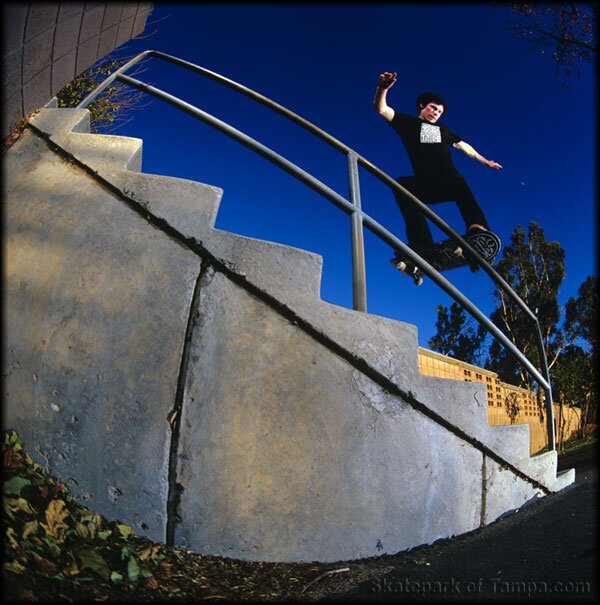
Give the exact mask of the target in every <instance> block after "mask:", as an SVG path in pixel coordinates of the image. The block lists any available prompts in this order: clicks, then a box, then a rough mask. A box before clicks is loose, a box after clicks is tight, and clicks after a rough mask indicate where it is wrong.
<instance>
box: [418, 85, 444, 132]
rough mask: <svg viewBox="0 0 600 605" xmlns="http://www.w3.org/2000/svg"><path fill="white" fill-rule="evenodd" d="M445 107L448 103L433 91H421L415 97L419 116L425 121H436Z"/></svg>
mask: <svg viewBox="0 0 600 605" xmlns="http://www.w3.org/2000/svg"><path fill="white" fill-rule="evenodd" d="M446 109H448V104H447V103H446V101H445V100H444V99H443V98H442V97H441V96H440V95H438V94H437V93H435V92H422V93H421V94H420V95H419V96H418V97H417V111H418V112H419V117H420V118H422V119H423V120H427V122H431V123H432V124H433V123H434V122H437V121H438V119H439V118H440V116H441V115H442V114H443V113H444V111H446Z"/></svg>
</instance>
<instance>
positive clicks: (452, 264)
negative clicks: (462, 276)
mask: <svg viewBox="0 0 600 605" xmlns="http://www.w3.org/2000/svg"><path fill="white" fill-rule="evenodd" d="M463 238H464V239H465V240H466V241H467V242H468V243H469V244H470V245H471V246H472V247H473V248H474V249H475V251H476V252H478V253H479V254H480V255H481V256H482V257H483V258H484V259H485V260H486V261H488V262H493V260H494V258H495V256H496V255H497V254H498V252H500V248H501V247H502V243H501V242H500V238H499V237H498V236H497V235H496V234H495V233H492V232H491V231H479V232H477V233H473V234H471V235H464V236H463ZM419 255H420V256H421V257H422V258H423V259H424V260H426V261H427V262H428V263H429V264H430V265H431V266H432V267H434V268H435V269H437V270H438V271H448V270H450V269H457V268H459V267H466V266H469V267H470V268H471V270H472V271H477V270H478V269H479V265H478V263H477V261H476V260H475V259H474V258H472V257H470V256H471V255H469V254H468V253H463V250H462V248H461V247H460V244H459V243H458V242H455V241H453V240H444V241H442V242H439V243H437V244H435V245H434V246H432V247H431V248H428V249H426V250H423V251H421V252H420V253H419ZM391 263H392V265H394V267H395V268H396V269H398V270H399V271H400V272H402V273H406V274H407V275H408V276H409V277H412V278H413V281H414V282H415V284H417V285H418V286H420V285H421V284H422V283H423V277H422V272H421V269H420V268H419V266H418V265H417V264H415V263H413V262H412V261H411V260H409V259H407V258H404V257H402V255H400V254H398V255H397V256H396V257H395V258H393V259H392V260H391Z"/></svg>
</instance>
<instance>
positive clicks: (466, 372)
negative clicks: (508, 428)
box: [419, 347, 581, 454]
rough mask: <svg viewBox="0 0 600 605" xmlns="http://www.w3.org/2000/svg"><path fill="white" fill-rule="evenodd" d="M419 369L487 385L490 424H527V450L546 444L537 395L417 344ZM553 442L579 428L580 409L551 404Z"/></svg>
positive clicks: (560, 440)
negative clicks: (554, 438) (528, 437)
mask: <svg viewBox="0 0 600 605" xmlns="http://www.w3.org/2000/svg"><path fill="white" fill-rule="evenodd" d="M419 370H420V372H421V374H424V375H426V376H435V377H437V378H449V379H451V380H463V381H466V382H480V383H483V384H485V385H486V388H487V411H488V420H489V422H490V424H492V425H509V424H528V425H529V434H530V440H531V442H530V451H531V453H532V454H534V453H536V452H539V451H540V450H541V449H543V448H544V447H546V446H547V445H548V437H547V434H546V417H545V412H544V408H543V405H542V407H540V405H539V404H538V401H537V395H536V393H534V392H533V391H530V390H528V389H523V388H520V387H517V386H515V385H512V384H508V383H506V382H502V381H501V380H500V379H499V378H498V374H496V373H495V372H491V371H490V370H485V369H484V368H480V367H478V366H475V365H472V364H469V363H465V362H464V361H460V360H458V359H454V358H452V357H449V356H448V355H442V354H441V353H436V352H435V351H430V350H429V349H425V348H423V347H419ZM554 419H555V426H556V441H557V444H558V445H560V444H561V443H562V442H564V441H567V440H568V439H570V438H571V437H573V436H574V435H575V433H576V431H577V429H578V428H579V423H580V420H581V410H579V409H578V408H572V407H563V406H561V405H560V404H559V403H556V402H555V404H554Z"/></svg>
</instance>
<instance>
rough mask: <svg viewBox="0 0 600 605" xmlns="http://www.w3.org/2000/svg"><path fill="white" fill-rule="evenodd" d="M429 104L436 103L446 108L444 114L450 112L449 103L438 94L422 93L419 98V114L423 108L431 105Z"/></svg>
mask: <svg viewBox="0 0 600 605" xmlns="http://www.w3.org/2000/svg"><path fill="white" fill-rule="evenodd" d="M429 103H436V104H437V105H443V106H444V113H446V112H447V111H448V103H446V101H445V100H444V99H443V98H442V97H441V96H440V95H438V94H437V93H436V92H422V93H421V94H420V95H419V96H418V97H417V112H420V111H421V109H423V107H426V106H427V105H429Z"/></svg>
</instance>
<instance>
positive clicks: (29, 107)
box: [2, 2, 152, 137]
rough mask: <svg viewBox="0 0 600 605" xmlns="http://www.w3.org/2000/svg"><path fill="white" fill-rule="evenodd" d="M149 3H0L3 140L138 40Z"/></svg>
mask: <svg viewBox="0 0 600 605" xmlns="http://www.w3.org/2000/svg"><path fill="white" fill-rule="evenodd" d="M151 8H152V3H151V2H31V3H27V2H4V3H3V4H2V41H3V48H2V66H3V69H2V79H3V82H2V113H3V124H2V137H5V136H6V135H7V134H8V133H10V132H11V131H12V130H13V129H14V127H15V126H16V125H17V124H18V123H19V121H20V120H21V119H22V118H23V117H24V116H26V115H28V114H29V113H31V112H32V111H35V110H36V109H39V108H40V107H41V106H43V105H45V104H46V103H47V102H48V101H49V100H50V99H51V98H52V97H53V96H54V95H55V94H56V93H57V92H58V91H59V90H60V89H61V88H62V87H63V86H64V85H65V84H67V82H70V81H71V80H72V79H73V78H74V77H75V76H77V75H79V74H80V73H82V72H83V71H85V70H86V69H87V68H88V67H90V66H91V65H93V64H94V63H95V62H96V61H97V60H98V59H101V58H102V57H104V56H105V55H107V54H108V53H109V52H111V51H112V50H114V49H115V48H118V47H119V46H121V45H122V44H124V43H125V42H127V41H128V40H130V39H131V38H134V37H135V36H137V35H139V34H140V33H142V32H143V31H144V28H145V27H146V20H147V18H148V15H149V14H150V11H151Z"/></svg>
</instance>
